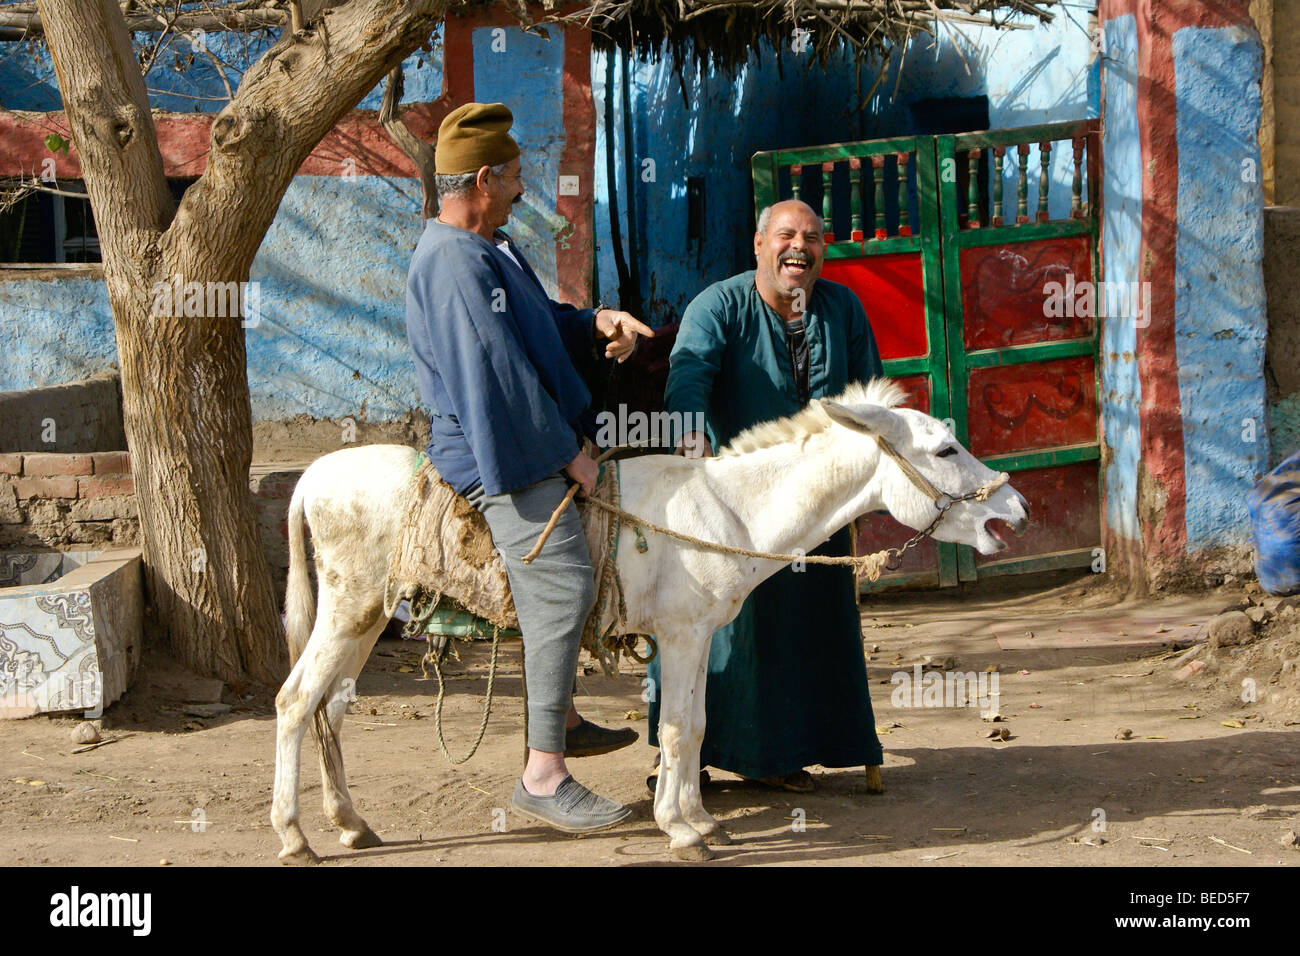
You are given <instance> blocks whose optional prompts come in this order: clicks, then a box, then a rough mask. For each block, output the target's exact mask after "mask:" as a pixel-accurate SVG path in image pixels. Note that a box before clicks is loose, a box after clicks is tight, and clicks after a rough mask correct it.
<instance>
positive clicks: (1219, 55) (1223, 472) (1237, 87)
mask: <svg viewBox="0 0 1300 956" xmlns="http://www.w3.org/2000/svg"><path fill="white" fill-rule="evenodd" d="M1173 51H1174V74H1175V79H1176V83H1177V100H1178V117H1177V138H1178V265H1177V270H1178V271H1177V280H1176V289H1175V304H1174V314H1175V321H1176V327H1177V345H1178V384H1179V398H1180V401H1181V404H1182V411H1183V442H1184V454H1185V467H1186V474H1187V547H1188V550H1189V551H1194V550H1199V549H1203V548H1209V547H1214V546H1218V545H1244V544H1247V543H1248V542H1249V541H1250V528H1249V521H1248V517H1247V514H1246V504H1245V495H1246V493H1247V492H1248V491H1249V490H1250V488H1251V487H1252V486H1253V485H1254V483H1255V482H1256V480H1258V478H1259V477H1260V476H1261V475H1262V473H1263V472H1264V471H1265V470H1266V466H1267V462H1268V429H1267V427H1266V425H1265V405H1266V395H1265V388H1264V341H1265V336H1266V334H1267V320H1266V315H1265V307H1264V306H1265V301H1264V274H1263V265H1262V262H1263V240H1264V219H1263V211H1264V210H1263V194H1262V191H1261V186H1260V183H1259V176H1258V175H1257V173H1256V174H1252V175H1249V176H1243V161H1248V162H1249V164H1250V166H1249V168H1250V169H1251V170H1252V173H1253V171H1257V170H1258V169H1259V168H1260V157H1259V145H1258V140H1257V134H1258V130H1259V122H1260V92H1259V77H1260V69H1261V57H1262V50H1261V47H1260V42H1259V37H1258V35H1257V34H1256V33H1255V32H1254V31H1253V30H1252V31H1250V32H1247V31H1245V30H1242V29H1240V28H1236V27H1229V28H1221V29H1206V28H1200V27H1184V28H1183V29H1181V30H1179V31H1178V32H1176V33H1175V34H1174V37H1173ZM1247 439H1253V440H1247Z"/></svg>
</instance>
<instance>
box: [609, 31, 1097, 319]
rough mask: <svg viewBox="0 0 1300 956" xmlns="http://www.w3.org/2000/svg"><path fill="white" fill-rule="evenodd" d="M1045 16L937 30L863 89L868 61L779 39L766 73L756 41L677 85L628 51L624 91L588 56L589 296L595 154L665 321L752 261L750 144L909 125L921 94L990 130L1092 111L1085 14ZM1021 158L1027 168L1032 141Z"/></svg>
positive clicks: (814, 140)
mask: <svg viewBox="0 0 1300 956" xmlns="http://www.w3.org/2000/svg"><path fill="white" fill-rule="evenodd" d="M1056 13H1057V16H1056V19H1055V20H1054V22H1053V23H1051V24H1049V25H1045V26H1037V27H1035V28H1033V29H1030V30H1011V31H995V30H991V29H986V28H979V27H969V28H967V27H963V28H962V31H961V35H958V34H956V33H955V32H951V31H947V30H945V29H943V28H940V29H939V30H938V36H937V37H935V38H930V37H922V38H919V39H917V40H916V41H914V42H913V43H912V44H911V45H909V47H908V48H907V51H906V55H905V56H904V57H901V58H898V59H895V60H894V61H892V63H891V65H890V67H889V69H888V70H887V72H886V74H885V77H884V79H883V80H882V81H881V83H880V84H879V86H878V88H877V89H876V91H875V93H874V94H872V93H871V87H872V84H873V83H874V81H875V76H876V71H875V69H873V68H870V67H863V68H862V70H861V71H860V72H859V70H858V69H857V68H856V67H855V66H854V64H853V63H852V60H851V58H850V57H848V56H847V55H843V56H839V57H835V58H832V60H831V61H830V62H829V63H828V64H827V66H826V67H825V68H822V67H818V66H817V65H816V64H815V63H814V62H813V59H812V57H811V55H800V54H797V53H795V52H794V51H793V49H792V46H791V45H789V44H787V45H786V46H785V47H784V48H783V50H782V63H783V66H784V75H781V73H779V72H778V69H777V64H776V52H775V51H774V50H772V49H771V48H768V47H765V48H764V50H763V52H762V54H761V55H756V56H755V57H753V58H751V60H750V62H749V63H748V64H747V65H746V66H745V67H744V68H743V69H741V70H740V71H739V72H738V74H737V75H736V76H735V77H734V78H727V77H725V76H722V75H720V74H718V73H716V72H713V71H710V72H706V73H701V72H700V71H699V70H698V69H697V68H696V66H695V65H694V63H688V64H686V65H685V67H684V68H683V75H682V79H681V80H679V79H678V76H677V75H676V73H675V72H674V70H673V64H671V63H669V62H667V61H665V60H656V61H653V62H649V61H645V60H638V61H636V62H634V64H633V68H632V71H631V83H630V84H629V89H627V90H625V89H624V83H623V82H622V68H621V61H620V62H618V63H617V64H616V67H617V68H616V70H615V82H614V84H613V88H612V89H611V90H606V88H605V87H606V80H605V69H606V61H605V57H604V56H603V55H600V54H597V55H596V56H595V57H594V58H593V66H592V87H593V93H594V95H595V98H596V116H597V143H596V165H597V170H596V230H597V233H596V234H597V275H598V281H599V289H600V294H601V296H602V298H604V299H606V300H612V299H614V298H616V295H617V288H618V279H617V270H616V267H615V262H614V253H613V248H612V239H611V235H612V233H611V230H610V225H609V205H608V203H609V196H610V183H609V182H608V177H607V175H606V170H605V155H606V154H605V151H606V149H609V148H612V149H614V150H615V154H616V156H618V157H619V162H618V163H617V167H618V170H617V173H616V177H615V184H614V188H615V190H616V193H617V197H618V201H619V203H620V204H621V208H620V216H621V219H622V228H623V233H624V235H623V240H624V247H625V248H627V245H628V236H627V230H626V221H627V220H626V207H625V204H626V202H627V201H628V199H629V197H630V198H631V201H632V202H634V203H635V207H636V214H637V220H638V223H637V224H638V230H637V233H636V235H635V236H634V237H632V241H633V248H634V249H635V251H636V253H637V254H638V256H639V258H640V262H641V290H642V295H643V297H644V298H645V300H646V313H647V316H648V317H649V318H650V320H651V321H652V322H653V323H654V324H660V323H664V322H672V321H675V320H676V319H678V318H680V317H681V313H682V311H683V310H684V309H685V307H686V305H687V304H688V303H689V302H690V300H691V299H692V298H693V297H694V296H695V295H696V294H697V293H698V292H699V291H700V290H702V289H703V288H704V287H705V286H707V285H708V284H709V283H711V282H715V281H717V280H718V279H722V278H725V277H727V276H730V275H734V274H735V273H737V272H741V271H744V270H745V269H749V268H752V266H753V252H752V246H753V240H752V232H751V227H752V215H753V212H752V210H753V194H752V188H753V187H752V182H751V177H750V172H749V160H750V157H751V156H752V155H753V153H755V152H757V151H759V150H765V149H781V148H786V147H792V146H811V145H818V144H822V143H834V142H841V141H847V140H860V139H874V138H878V137H884V136H895V135H904V134H907V133H911V132H916V131H917V126H916V122H915V120H914V118H913V116H912V112H911V107H912V104H913V103H915V102H916V101H917V100H920V99H926V98H934V97H949V96H962V97H966V96H987V97H988V100H989V122H990V126H991V127H992V128H1003V127H1014V126H1027V125H1031V124H1036V123H1047V122H1064V121H1068V120H1077V119H1087V118H1090V117H1096V116H1098V115H1099V86H1098V82H1099V81H1098V76H1099V58H1098V57H1097V55H1096V54H1095V52H1094V50H1093V45H1092V41H1091V40H1090V38H1089V35H1088V32H1087V29H1088V23H1087V18H1086V14H1085V13H1084V12H1083V11H1082V10H1080V9H1078V8H1073V7H1062V8H1058V10H1057V11H1056ZM963 37H964V39H963ZM900 64H901V68H902V74H903V75H902V80H901V81H900V80H899V75H898V73H899V69H900ZM968 69H969V72H968ZM683 85H684V90H685V95H684V96H683ZM868 94H871V95H870V96H869V97H868ZM625 95H627V96H630V97H631V113H632V115H633V117H634V119H633V129H632V131H631V136H630V142H628V143H625V142H624V139H625V134H624V129H623V124H622V120H621V107H622V102H623V99H622V98H623V97H624V96H625ZM607 96H612V97H613V98H614V103H615V111H614V115H615V122H614V124H613V128H610V129H607V128H606V124H605V119H604V104H605V98H606V97H607ZM629 147H630V148H631V150H632V154H633V157H634V164H633V165H634V171H635V173H636V176H635V177H634V179H635V181H634V182H633V184H632V185H633V188H632V190H631V192H630V193H629V191H628V184H627V182H626V181H625V175H624V172H623V169H624V167H623V163H622V155H623V150H625V149H628V148H629ZM1067 153H1068V151H1065V150H1058V151H1057V153H1056V154H1054V155H1053V156H1052V160H1051V174H1052V185H1053V187H1055V188H1054V189H1053V190H1052V192H1051V193H1050V198H1051V209H1052V213H1053V215H1064V214H1065V213H1066V212H1067V211H1068V209H1069V189H1068V186H1069V184H1070V181H1071V179H1072V177H1073V165H1072V157H1071V156H1069V155H1067ZM646 159H650V160H653V161H654V164H655V168H654V172H655V179H654V181H653V182H644V181H641V178H642V177H641V172H642V170H643V165H642V164H643V163H644V161H645V160H646ZM1030 162H1031V164H1033V168H1035V169H1036V168H1037V164H1038V156H1037V152H1036V150H1035V152H1033V153H1031V156H1030ZM1005 175H1006V176H1007V179H1006V182H1007V183H1008V184H1009V185H1008V188H1006V189H1004V195H1005V196H1006V197H1007V201H1008V202H1009V203H1012V204H1014V201H1015V179H1014V173H1013V167H1012V165H1011V164H1008V167H1007V169H1006V171H1005ZM688 176H704V177H706V187H705V188H706V192H707V196H706V219H707V223H708V232H707V234H706V235H705V237H704V239H703V241H702V242H699V243H691V242H689V241H688V239H687V198H686V179H687V177H688ZM1031 180H1032V182H1031V189H1030V203H1031V208H1032V204H1034V203H1036V202H1037V177H1031Z"/></svg>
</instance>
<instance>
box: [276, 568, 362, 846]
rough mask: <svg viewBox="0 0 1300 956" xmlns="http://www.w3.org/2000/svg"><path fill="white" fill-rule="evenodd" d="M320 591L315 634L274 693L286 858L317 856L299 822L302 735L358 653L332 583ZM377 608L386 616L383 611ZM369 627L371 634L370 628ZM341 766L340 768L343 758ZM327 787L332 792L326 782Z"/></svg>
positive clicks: (280, 829) (279, 829)
mask: <svg viewBox="0 0 1300 956" xmlns="http://www.w3.org/2000/svg"><path fill="white" fill-rule="evenodd" d="M322 591H323V593H322V600H321V608H320V613H319V614H318V615H317V617H316V624H315V627H313V628H312V633H311V638H310V639H309V640H308V641H307V646H306V647H305V648H304V649H303V653H302V656H301V657H300V658H299V659H298V662H297V663H296V664H294V666H293V670H292V671H290V673H289V677H288V679H287V680H286V681H285V682H284V686H283V687H281V688H280V692H279V693H278V694H277V695H276V697H275V710H276V742H275V788H274V792H273V797H272V800H271V826H272V827H274V829H275V832H276V834H277V835H279V837H280V841H281V842H282V843H283V844H284V846H283V849H281V850H280V860H281V861H282V862H284V863H293V864H307V863H316V862H318V857H317V856H316V854H315V853H313V852H312V850H311V847H310V846H308V844H307V838H306V836H304V835H303V832H302V827H301V826H300V825H299V822H298V771H299V767H300V764H301V759H302V738H303V734H304V733H306V730H307V724H308V722H309V721H312V720H314V719H316V718H315V714H316V708H317V707H318V706H320V704H321V703H322V701H324V699H325V695H326V692H328V691H331V690H332V689H333V688H334V687H335V685H336V684H340V683H341V680H340V679H341V678H342V676H343V673H344V670H345V669H346V668H348V667H349V665H351V664H352V663H353V661H354V660H355V659H356V657H357V643H358V640H359V638H353V639H351V640H349V639H348V635H349V634H356V631H355V630H354V631H351V632H347V631H344V630H342V629H340V628H339V627H337V625H336V623H335V614H334V610H335V604H334V602H333V601H332V600H330V598H331V597H332V593H331V591H332V589H329V588H323V589H322ZM378 613H379V615H380V616H382V612H378ZM366 633H367V634H369V629H367V631H366ZM363 660H364V658H363ZM335 696H340V695H335ZM346 706H347V701H346V699H343V700H341V701H340V706H339V719H340V720H341V719H342V711H343V710H344V709H346ZM339 772H340V774H341V773H342V768H341V761H340V770H339ZM326 789H327V792H328V787H327V788H326ZM363 825H364V824H363Z"/></svg>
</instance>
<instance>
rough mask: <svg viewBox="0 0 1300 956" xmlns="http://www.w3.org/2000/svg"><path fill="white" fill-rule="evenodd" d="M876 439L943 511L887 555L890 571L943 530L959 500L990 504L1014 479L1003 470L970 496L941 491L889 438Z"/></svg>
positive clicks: (876, 437) (874, 436) (918, 488)
mask: <svg viewBox="0 0 1300 956" xmlns="http://www.w3.org/2000/svg"><path fill="white" fill-rule="evenodd" d="M872 437H873V438H874V439H875V440H876V442H877V443H878V444H879V445H880V450H881V451H883V452H884V453H885V454H886V455H888V456H889V457H890V458H892V459H894V464H896V465H898V467H899V469H900V470H901V471H902V472H903V474H905V475H906V476H907V477H908V479H909V480H910V481H911V482H912V484H913V485H915V486H916V488H917V490H918V491H920V492H921V494H923V495H925V496H926V497H927V498H929V499H930V501H932V502H933V503H934V506H935V508H937V509H938V510H939V513H938V514H937V515H935V516H934V520H933V521H931V522H930V523H929V524H928V525H927V526H926V527H925V528H923V529H922V530H920V531H918V532H917V533H916V534H914V535H912V537H910V538H908V539H907V541H905V542H904V543H903V546H902V547H901V548H887V549H886V551H885V553H886V554H889V555H891V557H890V559H889V561H888V562H887V563H886V564H885V570H886V571H897V570H898V569H899V568H900V567H902V566H903V555H905V554H906V553H907V552H908V551H909V550H910V549H911V548H914V547H916V545H918V544H920V542H921V540H922V539H924V538H928V537H929V536H930V535H931V534H933V533H934V529H935V528H937V527H939V523H940V522H941V521H943V519H944V518H945V517H947V515H948V511H949V509H950V508H952V506H953V505H955V504H957V503H958V502H959V501H988V499H989V496H990V495H992V494H993V492H995V491H997V490H998V489H999V488H1001V487H1002V486H1003V485H1005V484H1006V483H1007V482H1008V481H1010V480H1011V476H1010V475H1008V474H1007V473H1006V472H1005V471H1000V472H998V473H997V474H996V475H994V476H993V477H992V478H990V479H989V480H988V481H986V482H984V484H982V485H980V486H979V487H978V488H976V489H975V490H974V491H972V492H969V493H968V494H964V495H950V494H948V493H947V492H943V491H940V490H939V489H938V488H936V487H935V486H934V485H932V484H931V483H930V481H929V479H928V478H926V477H925V475H923V474H921V473H920V472H919V471H917V470H916V468H914V467H913V466H912V463H911V462H910V461H908V460H907V459H906V458H904V457H903V456H902V455H900V454H899V453H898V449H897V448H895V447H894V446H893V445H892V444H891V443H890V442H889V440H888V439H887V438H884V437H883V436H881V435H874V434H873V435H872Z"/></svg>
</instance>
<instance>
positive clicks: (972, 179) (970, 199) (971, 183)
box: [966, 149, 980, 229]
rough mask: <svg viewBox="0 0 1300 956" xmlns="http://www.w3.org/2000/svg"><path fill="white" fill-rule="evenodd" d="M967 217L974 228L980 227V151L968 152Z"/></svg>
mask: <svg viewBox="0 0 1300 956" xmlns="http://www.w3.org/2000/svg"><path fill="white" fill-rule="evenodd" d="M966 173H967V176H966V218H967V220H968V225H969V226H970V228H972V229H978V228H979V227H980V151H979V150H978V149H972V150H971V151H970V152H969V153H967V154H966Z"/></svg>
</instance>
